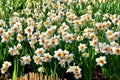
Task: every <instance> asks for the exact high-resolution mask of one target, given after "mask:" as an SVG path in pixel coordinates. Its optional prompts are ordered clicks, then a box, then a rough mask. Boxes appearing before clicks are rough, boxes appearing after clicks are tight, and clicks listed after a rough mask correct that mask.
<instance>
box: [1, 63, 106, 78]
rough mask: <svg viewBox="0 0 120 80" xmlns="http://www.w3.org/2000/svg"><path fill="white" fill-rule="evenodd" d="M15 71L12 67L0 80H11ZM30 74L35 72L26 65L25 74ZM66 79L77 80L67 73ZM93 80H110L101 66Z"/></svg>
mask: <svg viewBox="0 0 120 80" xmlns="http://www.w3.org/2000/svg"><path fill="white" fill-rule="evenodd" d="M13 69H14V68H13V67H12V66H11V67H10V69H9V71H8V72H7V73H6V74H5V75H2V74H0V80H3V77H4V78H5V80H9V79H11V78H12V73H13ZM29 72H35V71H34V69H33V67H32V66H30V65H26V66H25V69H24V73H25V74H27V73H29ZM64 78H66V79H67V80H76V79H75V78H74V75H73V74H72V73H66V74H65V75H64ZM79 80H84V79H83V78H82V79H79ZM93 80H108V79H106V78H105V76H104V75H103V74H102V71H101V67H100V66H97V68H96V69H95V70H94V71H93Z"/></svg>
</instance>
